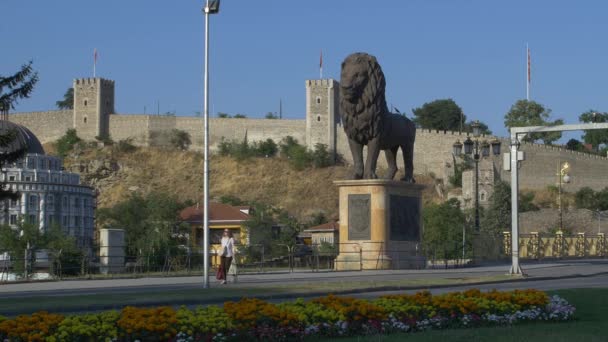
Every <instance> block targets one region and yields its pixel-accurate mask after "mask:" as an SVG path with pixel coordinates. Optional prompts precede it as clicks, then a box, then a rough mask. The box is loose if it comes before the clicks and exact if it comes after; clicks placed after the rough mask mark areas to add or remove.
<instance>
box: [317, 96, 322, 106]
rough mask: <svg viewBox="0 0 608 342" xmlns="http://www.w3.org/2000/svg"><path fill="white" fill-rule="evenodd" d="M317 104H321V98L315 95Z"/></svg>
mask: <svg viewBox="0 0 608 342" xmlns="http://www.w3.org/2000/svg"><path fill="white" fill-rule="evenodd" d="M317 104H321V98H320V97H318V96H317Z"/></svg>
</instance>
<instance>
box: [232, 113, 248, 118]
mask: <svg viewBox="0 0 608 342" xmlns="http://www.w3.org/2000/svg"><path fill="white" fill-rule="evenodd" d="M233 118H235V119H247V115H245V114H234V116H233Z"/></svg>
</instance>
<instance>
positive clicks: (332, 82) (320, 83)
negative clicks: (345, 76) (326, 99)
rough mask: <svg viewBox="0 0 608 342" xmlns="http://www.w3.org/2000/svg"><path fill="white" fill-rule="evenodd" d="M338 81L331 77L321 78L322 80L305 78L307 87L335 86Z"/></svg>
mask: <svg viewBox="0 0 608 342" xmlns="http://www.w3.org/2000/svg"><path fill="white" fill-rule="evenodd" d="M337 85H338V82H337V81H336V80H334V79H332V78H327V79H322V80H306V86H307V87H313V86H317V87H330V86H332V87H333V86H337Z"/></svg>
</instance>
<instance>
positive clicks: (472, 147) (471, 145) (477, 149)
mask: <svg viewBox="0 0 608 342" xmlns="http://www.w3.org/2000/svg"><path fill="white" fill-rule="evenodd" d="M471 129H472V131H473V132H472V133H473V137H474V138H475V140H471V137H467V140H465V141H464V143H460V141H459V140H457V141H456V142H455V143H454V144H453V145H452V149H453V153H454V155H456V156H459V155H460V153H461V152H462V148H463V147H464V154H466V155H470V154H473V160H474V161H475V231H476V232H479V159H481V158H482V157H489V156H490V152H491V153H492V154H493V155H495V156H497V155H499V154H500V140H498V139H494V140H492V142H491V143H488V142H487V141H485V140H484V141H483V142H481V143H480V141H479V137H480V136H481V123H480V122H479V121H475V122H473V123H472V124H471ZM490 147H491V148H490Z"/></svg>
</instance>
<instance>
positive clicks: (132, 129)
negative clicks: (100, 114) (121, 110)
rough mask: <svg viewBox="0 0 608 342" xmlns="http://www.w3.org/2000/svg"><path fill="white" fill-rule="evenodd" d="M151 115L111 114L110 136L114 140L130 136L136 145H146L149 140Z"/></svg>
mask: <svg viewBox="0 0 608 342" xmlns="http://www.w3.org/2000/svg"><path fill="white" fill-rule="evenodd" d="M148 117H149V115H120V114H112V115H110V136H111V137H112V139H113V140H114V141H120V140H124V139H128V138H132V139H133V143H134V144H135V145H140V146H144V145H147V144H148V142H149V136H150V135H149V129H148Z"/></svg>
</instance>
